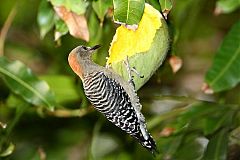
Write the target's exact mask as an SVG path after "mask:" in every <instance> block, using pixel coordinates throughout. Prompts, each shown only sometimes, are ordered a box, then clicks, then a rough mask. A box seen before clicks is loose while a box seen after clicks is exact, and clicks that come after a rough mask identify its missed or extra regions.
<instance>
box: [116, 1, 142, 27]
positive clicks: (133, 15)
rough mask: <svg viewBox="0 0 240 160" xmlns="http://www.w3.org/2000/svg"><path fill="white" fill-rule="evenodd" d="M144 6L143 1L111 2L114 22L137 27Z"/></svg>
mask: <svg viewBox="0 0 240 160" xmlns="http://www.w3.org/2000/svg"><path fill="white" fill-rule="evenodd" d="M144 6H145V1H144V0H113V7H114V17H113V18H114V21H115V22H116V23H124V24H128V25H134V24H135V25H138V23H139V22H140V20H141V18H142V15H143V11H144Z"/></svg>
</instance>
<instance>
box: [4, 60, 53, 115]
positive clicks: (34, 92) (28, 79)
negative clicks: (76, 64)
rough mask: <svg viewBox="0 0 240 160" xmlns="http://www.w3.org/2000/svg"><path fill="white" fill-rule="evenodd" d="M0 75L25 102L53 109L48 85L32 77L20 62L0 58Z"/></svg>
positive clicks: (51, 95) (51, 94)
mask: <svg viewBox="0 0 240 160" xmlns="http://www.w3.org/2000/svg"><path fill="white" fill-rule="evenodd" d="M0 74H1V77H2V78H3V80H4V81H5V83H6V84H7V86H8V87H9V88H10V89H11V90H12V92H14V93H15V94H17V95H19V96H21V97H22V98H23V99H24V100H25V101H27V102H29V103H31V104H34V105H39V106H45V107H47V108H48V109H51V110H53V109H54V106H55V105H56V102H55V99H54V95H53V93H52V92H51V91H50V88H49V86H48V84H47V83H46V82H45V81H41V80H39V79H38V78H37V77H36V76H34V75H33V74H32V72H31V70H30V69H29V68H27V67H26V66H25V65H24V64H23V63H21V62H20V61H13V62H9V61H8V60H7V59H6V58H5V57H0Z"/></svg>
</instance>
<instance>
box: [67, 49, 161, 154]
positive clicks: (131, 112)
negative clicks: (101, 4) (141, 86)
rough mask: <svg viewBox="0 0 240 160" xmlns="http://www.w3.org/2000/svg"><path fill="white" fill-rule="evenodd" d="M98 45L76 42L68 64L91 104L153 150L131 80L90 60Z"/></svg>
mask: <svg viewBox="0 0 240 160" xmlns="http://www.w3.org/2000/svg"><path fill="white" fill-rule="evenodd" d="M99 47H100V46H99V45H96V46H94V47H86V46H78V47H76V48H75V49H73V50H72V51H71V52H70V54H69V56H68V62H69V65H70V67H71V68H72V70H73V71H74V72H75V73H76V74H77V75H78V76H79V77H80V78H81V80H82V82H83V88H84V92H85V95H86V97H87V98H88V99H89V101H90V102H91V103H92V105H93V106H94V108H96V110H98V111H99V112H101V113H102V114H103V115H104V116H105V117H106V118H107V119H108V120H109V121H110V122H112V123H113V124H114V125H116V126H117V127H119V128H121V129H122V130H123V131H125V132H127V133H128V134H130V135H131V136H132V137H134V138H136V139H137V140H138V141H139V142H140V144H141V145H142V146H143V147H145V148H146V149H148V150H149V151H151V152H152V153H153V154H155V153H156V152H157V147H156V143H155V141H154V140H153V138H152V136H151V135H150V134H149V133H148V131H147V129H146V123H145V118H144V116H143V114H142V113H141V111H140V110H141V108H142V105H141V104H140V102H139V98H138V96H137V93H136V91H135V89H134V85H132V82H133V81H131V80H130V81H131V82H128V81H126V80H124V79H123V78H122V77H121V76H120V75H118V74H117V73H115V72H114V71H113V70H112V69H111V68H106V67H102V66H100V65H98V64H96V63H94V62H93V61H92V58H91V56H92V54H93V52H94V51H95V50H96V49H98V48H99Z"/></svg>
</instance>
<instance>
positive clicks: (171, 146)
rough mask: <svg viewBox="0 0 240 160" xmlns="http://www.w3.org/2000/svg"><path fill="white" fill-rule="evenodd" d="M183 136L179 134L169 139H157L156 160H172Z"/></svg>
mask: <svg viewBox="0 0 240 160" xmlns="http://www.w3.org/2000/svg"><path fill="white" fill-rule="evenodd" d="M183 136H184V135H183V134H181V135H176V136H171V137H161V138H159V139H158V140H157V146H158V149H159V154H158V155H157V159H159V160H160V159H172V158H173V156H174V154H175V153H176V152H177V150H178V148H179V147H180V145H181V143H182V141H183Z"/></svg>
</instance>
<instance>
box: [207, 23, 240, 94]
mask: <svg viewBox="0 0 240 160" xmlns="http://www.w3.org/2000/svg"><path fill="white" fill-rule="evenodd" d="M239 59H240V21H238V22H237V23H236V24H235V25H234V26H233V27H232V28H231V30H230V32H229V33H228V34H227V36H226V37H225V38H224V40H223V42H222V45H221V46H220V48H219V50H218V52H217V54H216V57H215V58H214V62H213V65H212V67H211V68H210V69H209V70H208V72H207V74H206V77H205V81H206V82H207V83H208V85H209V86H210V87H211V88H212V89H213V90H214V91H215V92H220V91H223V90H227V89H231V88H233V87H234V86H236V85H237V84H238V83H239V82H240V72H239V68H240V61H239Z"/></svg>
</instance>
